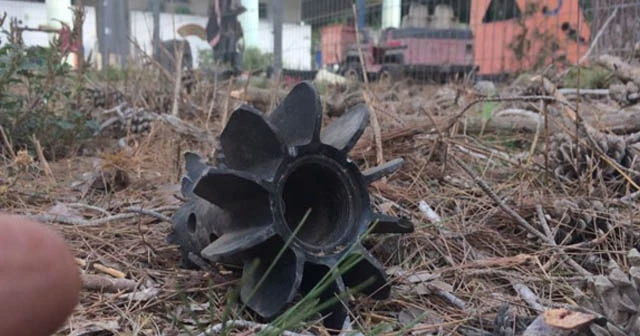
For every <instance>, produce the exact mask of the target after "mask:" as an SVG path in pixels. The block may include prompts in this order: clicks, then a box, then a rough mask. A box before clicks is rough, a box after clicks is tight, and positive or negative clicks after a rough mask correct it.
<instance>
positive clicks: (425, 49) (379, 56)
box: [338, 28, 476, 81]
mask: <svg viewBox="0 0 640 336" xmlns="http://www.w3.org/2000/svg"><path fill="white" fill-rule="evenodd" d="M361 35H363V41H361V44H360V48H361V50H362V56H363V58H364V61H365V68H366V71H367V76H368V78H371V79H382V80H396V79H399V78H401V77H404V76H411V77H413V78H419V79H433V78H435V79H438V80H441V81H444V80H446V78H448V77H450V76H452V75H461V76H462V75H465V74H467V73H470V72H472V71H473V70H474V69H475V68H476V66H475V64H474V58H473V34H472V33H471V30H470V29H464V28H451V29H437V28H391V29H386V30H385V31H383V33H382V35H381V37H380V41H379V42H378V43H372V42H371V39H370V38H369V37H368V36H366V35H367V34H366V33H363V34H361ZM339 64H340V69H339V70H338V71H339V73H340V74H342V75H344V76H346V77H348V78H352V79H362V65H361V63H360V54H359V50H358V48H357V44H355V43H354V44H351V45H350V46H349V47H348V48H347V49H346V50H345V53H344V58H343V59H342V60H341V62H340V63H339Z"/></svg>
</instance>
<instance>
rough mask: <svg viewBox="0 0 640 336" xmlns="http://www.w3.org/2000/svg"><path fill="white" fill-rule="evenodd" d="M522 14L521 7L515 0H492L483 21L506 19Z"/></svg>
mask: <svg viewBox="0 0 640 336" xmlns="http://www.w3.org/2000/svg"><path fill="white" fill-rule="evenodd" d="M520 15H521V13H520V8H518V5H517V4H516V1H515V0H491V3H490V4H489V7H488V8H487V12H486V13H485V14H484V18H483V19H482V22H483V23H489V22H496V21H506V20H511V19H515V18H519V17H520Z"/></svg>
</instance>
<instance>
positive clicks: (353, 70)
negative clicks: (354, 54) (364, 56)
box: [344, 64, 362, 82]
mask: <svg viewBox="0 0 640 336" xmlns="http://www.w3.org/2000/svg"><path fill="white" fill-rule="evenodd" d="M344 77H345V78H346V79H347V80H349V81H353V82H360V81H362V69H360V65H358V64H350V65H348V66H347V68H346V69H345V70H344Z"/></svg>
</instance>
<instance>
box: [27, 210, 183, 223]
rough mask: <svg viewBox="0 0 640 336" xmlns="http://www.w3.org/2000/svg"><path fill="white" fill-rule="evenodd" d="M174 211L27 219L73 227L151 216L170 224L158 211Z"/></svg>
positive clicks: (167, 218)
mask: <svg viewBox="0 0 640 336" xmlns="http://www.w3.org/2000/svg"><path fill="white" fill-rule="evenodd" d="M175 209H176V207H175V206H167V207H160V208H156V209H143V208H140V207H131V208H125V209H123V211H125V213H120V214H116V215H113V216H108V217H103V218H98V219H93V220H86V219H82V218H77V217H68V216H62V215H53V214H41V215H35V216H28V217H29V218H31V219H34V220H37V221H39V222H44V223H58V224H65V225H74V226H99V225H104V224H107V223H110V222H114V221H119V220H123V219H130V218H135V217H138V216H140V215H147V216H152V217H155V218H157V219H160V220H162V221H165V222H169V223H171V218H169V217H167V216H164V215H162V214H160V211H168V210H175Z"/></svg>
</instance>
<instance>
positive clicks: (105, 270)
mask: <svg viewBox="0 0 640 336" xmlns="http://www.w3.org/2000/svg"><path fill="white" fill-rule="evenodd" d="M93 268H95V269H96V270H98V271H100V272H102V273H106V274H109V275H110V276H112V277H114V278H116V279H124V278H126V276H127V275H126V274H124V272H121V271H118V270H117V269H115V268H111V267H107V266H105V265H102V264H98V263H94V264H93Z"/></svg>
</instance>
